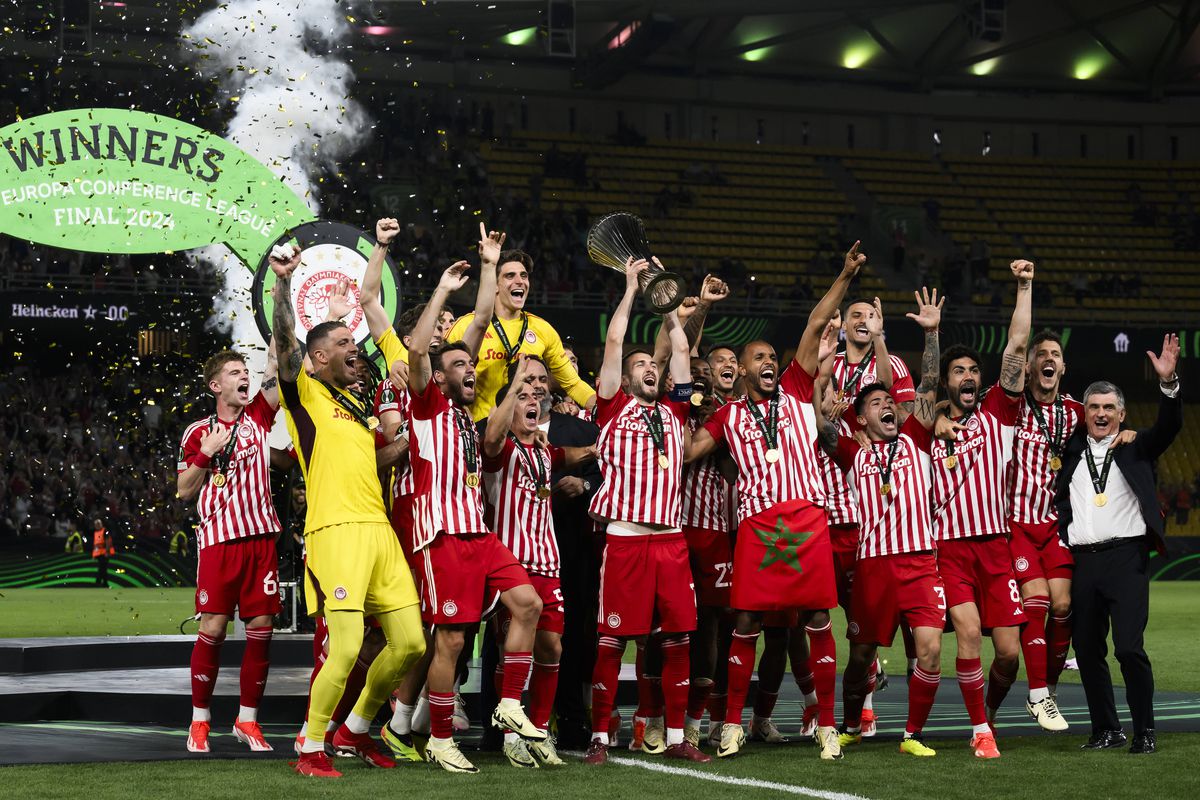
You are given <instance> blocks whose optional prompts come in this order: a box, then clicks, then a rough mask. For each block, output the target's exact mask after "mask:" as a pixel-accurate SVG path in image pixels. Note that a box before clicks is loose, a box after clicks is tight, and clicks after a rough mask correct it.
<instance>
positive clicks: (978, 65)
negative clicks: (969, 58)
mask: <svg viewBox="0 0 1200 800" xmlns="http://www.w3.org/2000/svg"><path fill="white" fill-rule="evenodd" d="M998 63H1000V59H998V58H988V59H985V60H983V61H976V62H975V63H974V64H972V65H971V73H972V74H973V75H978V76H980V77H983V76H984V75H990V74H991V73H992V70H994V69H995V68H996V64H998Z"/></svg>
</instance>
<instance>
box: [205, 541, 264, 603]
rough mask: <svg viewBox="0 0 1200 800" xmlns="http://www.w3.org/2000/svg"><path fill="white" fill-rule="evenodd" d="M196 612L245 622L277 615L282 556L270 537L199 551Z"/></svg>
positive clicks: (221, 544) (215, 545)
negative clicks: (237, 617) (280, 558)
mask: <svg viewBox="0 0 1200 800" xmlns="http://www.w3.org/2000/svg"><path fill="white" fill-rule="evenodd" d="M197 561H198V562H199V563H198V564H197V566H196V611H198V612H199V613H201V614H222V615H224V616H227V617H232V616H233V610H234V608H236V609H237V611H238V616H240V617H241V618H242V619H250V618H252V617H260V616H264V615H272V616H273V615H275V614H278V613H279V611H280V609H281V606H280V604H279V556H278V555H277V554H276V552H275V537H274V536H272V535H270V534H265V535H263V536H251V537H249V538H246V539H233V540H232V541H228V542H220V543H218V544H210V545H208V546H207V547H203V548H201V549H200V554H199V556H198V557H197Z"/></svg>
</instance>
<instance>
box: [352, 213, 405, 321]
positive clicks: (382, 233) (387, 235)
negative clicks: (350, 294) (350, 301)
mask: <svg viewBox="0 0 1200 800" xmlns="http://www.w3.org/2000/svg"><path fill="white" fill-rule="evenodd" d="M398 233H400V223H399V222H397V221H396V220H394V219H392V218H391V217H385V218H384V219H381V220H379V221H378V222H376V223H375V247H374V248H372V250H371V256H370V258H368V259H367V271H366V273H364V274H363V284H362V289H361V290H359V293H358V302H359V303H361V304H362V309H363V316H364V317H366V318H367V327H368V328H370V330H371V338H372V339H374V340H375V341H377V342H378V341H379V339H380V337H382V336H383V335H384V334H385V333H387V330H388V328H390V327H392V321H391V320H390V319H388V315H387V311H385V310H384V308H383V302H382V301H381V300H380V297H379V293H380V290H381V287H382V285H383V262H384V261H385V260H387V251H388V245H390V244H391V243H392V240H393V239H395V238H396V234H398Z"/></svg>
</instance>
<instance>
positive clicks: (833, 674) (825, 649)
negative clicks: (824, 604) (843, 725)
mask: <svg viewBox="0 0 1200 800" xmlns="http://www.w3.org/2000/svg"><path fill="white" fill-rule="evenodd" d="M806 630H807V631H808V647H809V651H810V653H811V655H810V656H809V663H810V664H811V665H812V671H813V686H814V687H815V688H816V690H817V724H818V725H820V726H822V727H829V726H833V725H836V724H837V720H836V719H835V718H834V716H833V704H834V702H835V700H836V698H835V694H836V693H837V643H836V642H834V640H833V624H832V623H826V624H825V627H823V628H818V629H816V630H814V629H812V628H807V629H806Z"/></svg>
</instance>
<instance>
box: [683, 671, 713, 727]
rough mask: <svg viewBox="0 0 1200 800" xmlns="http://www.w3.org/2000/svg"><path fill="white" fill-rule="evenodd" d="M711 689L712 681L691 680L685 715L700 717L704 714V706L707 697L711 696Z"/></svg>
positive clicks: (707, 700)
mask: <svg viewBox="0 0 1200 800" xmlns="http://www.w3.org/2000/svg"><path fill="white" fill-rule="evenodd" d="M712 690H713V685H712V683H700V681H699V680H695V681H692V685H691V686H689V687H688V702H687V715H688V716H689V717H691V718H692V719H701V718H702V717H703V716H704V708H705V706H707V705H708V703H709V698H710V697H712ZM714 719H716V717H714Z"/></svg>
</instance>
